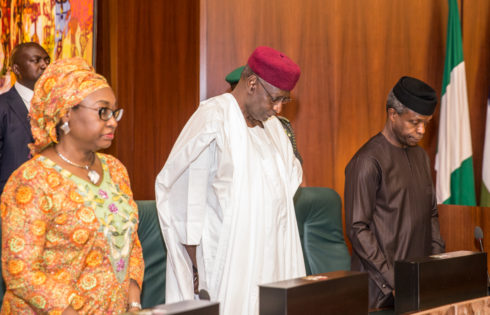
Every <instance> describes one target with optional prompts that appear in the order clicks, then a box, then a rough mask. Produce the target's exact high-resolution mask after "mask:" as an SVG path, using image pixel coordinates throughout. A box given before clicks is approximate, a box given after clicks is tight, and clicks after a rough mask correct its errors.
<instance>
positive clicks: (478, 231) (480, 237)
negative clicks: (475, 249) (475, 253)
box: [475, 225, 484, 253]
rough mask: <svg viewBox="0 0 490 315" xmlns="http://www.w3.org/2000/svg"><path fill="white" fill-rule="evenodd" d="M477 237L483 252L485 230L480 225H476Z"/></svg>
mask: <svg viewBox="0 0 490 315" xmlns="http://www.w3.org/2000/svg"><path fill="white" fill-rule="evenodd" d="M475 238H476V239H477V240H478V242H479V243H480V251H481V252H482V253H483V252H484V251H483V243H482V239H483V230H482V229H481V227H479V226H478V225H477V226H475Z"/></svg>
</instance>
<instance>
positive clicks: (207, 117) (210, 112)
mask: <svg viewBox="0 0 490 315" xmlns="http://www.w3.org/2000/svg"><path fill="white" fill-rule="evenodd" d="M233 106H238V104H237V103H236V101H235V98H234V97H233V95H231V94H230V93H225V94H221V95H218V96H215V97H212V98H209V99H207V100H204V101H202V102H201V103H199V107H198V108H197V110H196V112H195V113H194V115H193V119H192V120H193V121H194V122H195V123H196V122H197V123H198V124H199V125H206V126H208V127H211V126H215V127H216V126H218V125H220V124H221V123H222V122H224V121H225V120H226V117H228V116H229V115H230V111H231V110H232V109H233Z"/></svg>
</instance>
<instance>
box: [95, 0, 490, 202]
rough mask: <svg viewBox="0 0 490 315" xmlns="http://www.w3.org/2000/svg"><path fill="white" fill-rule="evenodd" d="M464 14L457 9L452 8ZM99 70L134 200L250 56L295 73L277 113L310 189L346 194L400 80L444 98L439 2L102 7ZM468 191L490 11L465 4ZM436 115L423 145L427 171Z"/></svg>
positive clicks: (483, 0)
mask: <svg viewBox="0 0 490 315" xmlns="http://www.w3.org/2000/svg"><path fill="white" fill-rule="evenodd" d="M460 3H461V2H460ZM98 10H99V12H98V13H99V15H98V19H97V20H98V27H97V30H98V35H99V36H98V42H97V53H98V57H97V58H98V59H97V68H98V70H99V71H100V72H102V73H103V74H105V75H106V76H108V77H109V78H110V80H111V82H112V85H113V87H114V88H115V90H116V95H117V96H118V100H119V103H120V106H121V107H123V108H125V117H124V118H123V120H122V122H121V123H120V126H119V129H118V134H117V136H116V142H115V144H114V145H113V147H111V149H110V150H109V152H110V153H112V154H114V155H116V156H117V157H118V158H119V159H120V160H121V161H122V162H123V163H124V164H125V165H126V166H127V168H128V171H129V173H130V177H131V180H132V188H133V192H134V194H135V197H136V198H137V199H152V198H154V191H153V190H154V179H155V177H156V175H157V174H158V172H159V170H160V169H161V167H162V166H163V164H164V162H165V160H166V157H167V156H168V154H169V152H170V150H171V147H172V145H173V143H174V141H175V139H176V138H177V136H178V134H179V132H180V130H181V129H182V127H183V126H184V124H185V122H186V121H187V119H188V118H189V117H190V115H191V114H192V112H193V111H194V110H195V108H196V106H197V103H198V101H199V98H200V97H201V98H207V97H211V96H214V95H217V94H221V93H223V92H224V91H226V90H227V88H228V86H227V84H226V82H225V81H224V77H225V75H226V74H227V73H228V72H230V71H231V70H233V69H234V68H236V67H238V66H240V65H243V64H245V63H246V61H247V58H248V56H249V54H250V53H251V52H252V50H253V49H254V48H255V47H256V46H258V45H270V46H272V47H275V48H277V49H279V50H281V51H283V52H285V53H286V54H287V55H289V56H290V57H291V58H292V59H294V60H295V61H296V62H297V63H298V64H299V65H300V66H301V68H302V75H301V78H300V81H299V83H298V85H297V87H296V89H295V90H293V96H294V98H295V101H294V102H293V103H292V104H290V105H288V106H287V107H286V108H285V110H284V112H283V114H284V116H286V117H288V118H289V119H290V120H291V121H292V123H293V126H294V128H295V131H296V133H297V138H298V139H297V142H298V146H299V149H300V151H301V154H302V155H303V157H304V171H305V174H306V180H307V184H308V185H309V186H327V187H331V188H334V189H335V190H336V191H337V192H339V194H340V195H343V190H344V168H345V165H346V164H347V162H348V161H349V159H350V158H351V156H352V155H353V154H354V153H355V152H356V150H357V149H358V148H359V147H360V146H361V145H362V144H363V143H364V142H365V141H367V140H368V139H369V138H370V137H371V136H373V135H374V134H376V133H377V132H378V131H380V130H381V129H382V127H383V125H384V121H385V108H384V106H385V105H384V104H385V98H386V95H387V93H388V91H389V90H390V89H391V87H392V86H393V85H394V84H395V83H396V81H397V80H398V78H399V77H400V76H402V75H411V76H415V77H418V78H420V79H422V80H425V81H426V82H428V83H429V84H430V85H432V86H433V87H434V88H435V89H436V90H437V91H438V93H440V90H441V82H442V73H443V65H444V56H445V42H446V24H447V10H448V7H447V0H430V1H426V0H365V1H359V0H267V1H264V0H248V1H243V0H234V1H226V0H200V1H199V0H180V1H149V0H99V1H98ZM462 19H463V43H464V55H465V61H466V69H467V81H468V96H469V104H470V115H471V124H472V125H471V128H472V143H473V152H474V161H475V177H476V186H477V189H478V190H479V187H480V182H481V175H480V174H481V156H482V151H483V137H484V132H485V129H484V128H485V114H486V99H487V94H488V90H489V83H490V40H489V38H490V1H488V0H464V1H463V4H462ZM437 128H438V110H437V111H436V113H435V116H434V120H433V123H431V125H430V126H429V128H428V131H427V134H426V137H425V139H424V141H423V143H422V146H423V147H424V148H425V149H426V150H427V152H428V153H429V155H430V157H431V159H432V160H434V156H435V150H436V142H437Z"/></svg>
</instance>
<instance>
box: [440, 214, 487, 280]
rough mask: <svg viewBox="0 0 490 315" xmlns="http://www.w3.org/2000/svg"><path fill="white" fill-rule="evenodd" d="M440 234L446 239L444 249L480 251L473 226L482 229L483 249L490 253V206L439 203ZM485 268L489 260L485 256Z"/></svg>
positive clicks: (450, 250) (449, 250)
mask: <svg viewBox="0 0 490 315" xmlns="http://www.w3.org/2000/svg"><path fill="white" fill-rule="evenodd" d="M439 223H440V226H441V236H442V238H443V239H444V240H445V241H446V251H448V252H452V251H456V250H470V251H476V252H478V251H480V243H479V242H477V241H476V240H475V234H474V231H475V227H476V226H479V227H481V229H482V231H483V250H484V251H485V252H486V253H490V208H487V207H470V206H455V205H439ZM487 269H488V270H490V260H489V259H488V257H487Z"/></svg>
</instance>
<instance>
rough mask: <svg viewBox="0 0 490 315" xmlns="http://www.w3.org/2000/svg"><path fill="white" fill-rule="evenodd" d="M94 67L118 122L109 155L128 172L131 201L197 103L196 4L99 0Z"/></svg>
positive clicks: (149, 184)
mask: <svg viewBox="0 0 490 315" xmlns="http://www.w3.org/2000/svg"><path fill="white" fill-rule="evenodd" d="M97 21H98V27H97V31H98V39H97V64H96V66H97V70H98V71H99V72H101V73H103V74H104V75H105V76H106V77H107V78H108V79H110V81H111V85H112V87H113V88H114V90H115V91H116V96H117V99H118V103H119V106H120V107H122V108H124V117H123V119H122V120H121V122H120V123H119V126H118V129H117V132H116V140H115V142H114V144H113V145H112V147H111V148H110V149H109V150H108V152H109V153H111V154H113V155H115V156H116V157H117V158H119V159H120V160H121V161H122V162H123V164H124V165H125V166H126V167H127V169H128V172H129V175H130V178H131V188H132V190H133V193H134V197H135V198H136V199H154V198H155V192H154V190H155V188H154V187H155V177H156V175H157V174H158V172H159V171H160V169H161V168H162V167H163V165H164V163H165V160H166V158H167V156H168V154H169V153H170V150H171V149H172V146H173V144H174V142H175V140H176V139H177V136H178V135H179V133H180V131H181V129H182V128H183V127H184V124H185V123H186V121H187V120H188V119H189V117H190V115H191V114H192V113H193V112H194V110H195V108H196V106H197V104H198V101H199V2H198V1H192V0H179V1H160V0H158V1H148V0H98V18H97Z"/></svg>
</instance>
